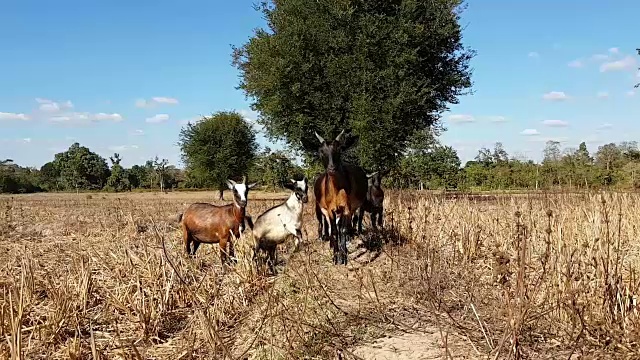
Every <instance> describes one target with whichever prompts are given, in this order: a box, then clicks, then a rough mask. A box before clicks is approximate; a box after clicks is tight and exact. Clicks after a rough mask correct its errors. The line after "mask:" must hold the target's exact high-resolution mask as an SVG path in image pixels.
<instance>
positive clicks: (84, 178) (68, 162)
mask: <svg viewBox="0 0 640 360" xmlns="http://www.w3.org/2000/svg"><path fill="white" fill-rule="evenodd" d="M53 164H54V166H55V168H56V169H57V170H58V171H59V173H60V182H61V183H62V185H63V187H64V188H67V189H76V190H78V189H101V188H102V187H103V186H104V185H105V183H106V181H107V178H108V177H109V167H108V166H107V161H106V160H105V159H104V158H103V157H101V156H100V155H98V154H96V153H94V152H92V151H91V150H89V148H87V147H85V146H80V144H79V143H77V142H76V143H73V144H72V145H71V146H70V147H69V149H68V150H67V151H65V152H61V153H58V154H56V155H55V160H54V161H53Z"/></svg>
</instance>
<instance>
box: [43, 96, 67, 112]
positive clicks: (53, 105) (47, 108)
mask: <svg viewBox="0 0 640 360" xmlns="http://www.w3.org/2000/svg"><path fill="white" fill-rule="evenodd" d="M36 102H37V103H38V104H40V105H39V106H38V108H39V109H40V111H43V112H49V113H55V112H59V111H62V110H69V109H73V103H72V102H71V101H70V100H67V101H64V102H61V103H59V102H56V101H53V100H49V99H43V98H36Z"/></svg>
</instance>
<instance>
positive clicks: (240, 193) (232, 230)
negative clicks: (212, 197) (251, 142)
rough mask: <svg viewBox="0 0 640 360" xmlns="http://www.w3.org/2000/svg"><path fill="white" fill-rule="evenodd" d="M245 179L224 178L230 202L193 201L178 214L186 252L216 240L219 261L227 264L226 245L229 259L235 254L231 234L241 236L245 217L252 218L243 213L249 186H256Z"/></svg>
mask: <svg viewBox="0 0 640 360" xmlns="http://www.w3.org/2000/svg"><path fill="white" fill-rule="evenodd" d="M245 181H246V177H244V176H243V177H242V183H236V182H235V181H233V180H227V186H229V189H230V190H233V203H231V204H227V205H221V206H217V205H213V204H209V203H194V204H191V205H190V206H189V207H188V208H187V210H186V211H185V212H184V214H182V215H181V216H180V220H181V225H182V234H183V239H184V247H185V251H186V252H187V254H188V255H191V256H193V255H195V254H196V250H198V247H199V246H200V244H201V243H207V244H215V243H218V244H219V246H220V261H221V262H222V264H223V265H224V264H226V263H227V244H229V251H228V254H229V255H230V256H231V258H233V257H234V256H235V251H234V248H233V242H232V241H231V234H233V236H235V237H236V238H238V237H240V234H241V233H242V232H243V231H244V229H245V225H244V222H245V219H246V220H247V221H249V222H250V221H251V218H250V217H248V216H247V215H246V211H245V208H246V206H247V196H248V195H249V189H252V188H253V187H254V186H256V183H253V184H250V185H245ZM250 225H251V224H250ZM192 244H193V247H192V246H191V245H192Z"/></svg>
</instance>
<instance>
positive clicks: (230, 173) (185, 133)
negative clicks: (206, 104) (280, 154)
mask: <svg viewBox="0 0 640 360" xmlns="http://www.w3.org/2000/svg"><path fill="white" fill-rule="evenodd" d="M178 144H179V146H180V149H181V152H182V161H183V162H184V164H185V165H186V168H187V171H188V174H189V177H190V181H191V183H192V184H194V185H196V186H199V187H217V188H218V189H219V190H220V197H222V191H223V190H224V189H225V188H226V185H225V181H226V180H227V179H229V178H240V177H242V176H243V175H246V174H247V171H248V169H249V165H250V164H251V162H252V161H253V159H254V157H255V154H256V150H257V143H256V139H255V134H254V132H253V129H252V128H251V125H250V124H249V123H248V122H247V121H246V120H245V119H244V118H243V117H242V115H240V114H239V113H237V112H233V111H220V112H217V113H214V114H212V115H211V116H209V117H204V118H203V119H202V120H200V121H199V122H197V123H196V124H191V123H188V124H187V125H186V126H185V127H183V128H182V129H181V130H180V140H179V142H178Z"/></svg>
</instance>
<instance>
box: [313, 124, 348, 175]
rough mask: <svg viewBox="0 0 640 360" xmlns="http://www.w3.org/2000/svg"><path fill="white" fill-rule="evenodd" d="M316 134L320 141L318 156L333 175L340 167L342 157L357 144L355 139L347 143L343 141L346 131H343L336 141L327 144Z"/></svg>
mask: <svg viewBox="0 0 640 360" xmlns="http://www.w3.org/2000/svg"><path fill="white" fill-rule="evenodd" d="M315 134H316V137H317V138H318V140H319V141H320V148H319V149H318V154H319V155H320V160H322V165H324V168H325V169H327V173H329V174H330V175H333V174H335V172H336V170H337V169H338V167H339V166H340V155H341V154H342V152H343V151H345V150H347V149H349V148H350V147H351V146H352V145H353V144H354V143H355V138H351V139H350V140H346V141H345V140H344V139H343V135H344V130H342V132H341V133H340V134H339V135H338V136H336V138H335V140H333V141H331V142H330V143H327V142H326V141H325V140H324V139H323V138H322V137H321V136H320V135H318V133H315Z"/></svg>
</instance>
